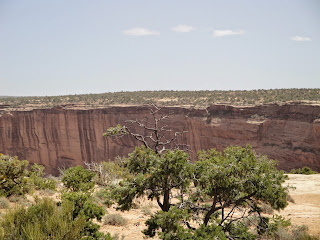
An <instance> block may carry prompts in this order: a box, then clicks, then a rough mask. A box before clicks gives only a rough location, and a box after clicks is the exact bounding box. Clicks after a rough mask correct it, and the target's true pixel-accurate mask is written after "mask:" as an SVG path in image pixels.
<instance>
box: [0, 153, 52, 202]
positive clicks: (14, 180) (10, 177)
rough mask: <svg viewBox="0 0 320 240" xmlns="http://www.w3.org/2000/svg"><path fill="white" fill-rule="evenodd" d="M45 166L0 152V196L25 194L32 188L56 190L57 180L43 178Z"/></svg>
mask: <svg viewBox="0 0 320 240" xmlns="http://www.w3.org/2000/svg"><path fill="white" fill-rule="evenodd" d="M43 171H44V167H43V166H41V165H38V164H34V165H32V166H31V167H30V166H29V162H28V161H26V160H19V159H18V157H16V156H15V157H11V156H8V155H3V154H0V196H1V195H2V196H6V197H10V196H12V195H24V194H25V193H27V192H29V191H30V190H31V189H37V190H39V189H51V190H55V188H56V182H55V181H54V180H52V179H46V178H43V175H44V174H43Z"/></svg>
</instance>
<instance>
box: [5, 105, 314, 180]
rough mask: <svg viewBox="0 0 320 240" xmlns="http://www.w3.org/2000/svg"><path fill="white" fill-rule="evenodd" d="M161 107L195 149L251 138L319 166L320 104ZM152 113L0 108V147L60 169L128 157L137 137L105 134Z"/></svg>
mask: <svg viewBox="0 0 320 240" xmlns="http://www.w3.org/2000/svg"><path fill="white" fill-rule="evenodd" d="M162 112H163V114H170V119H169V120H168V121H167V124H168V125H169V127H170V128H172V129H173V130H176V131H187V132H186V133H185V134H184V136H183V137H182V139H179V141H180V142H181V143H186V144H188V145H189V146H190V148H191V150H192V152H193V153H196V152H197V151H199V150H201V149H208V148H212V147H215V148H217V149H218V150H222V149H223V148H225V147H227V146H229V145H240V146H245V145H246V144H251V145H252V146H253V149H254V150H255V151H256V152H257V153H259V154H266V155H267V156H268V157H270V158H273V159H276V160H278V162H279V168H280V169H284V170H290V169H291V168H298V167H303V166H309V167H311V168H312V169H314V170H317V171H320V106H313V105H303V104H286V105H282V106H280V105H276V104H274V105H262V106H255V107H232V106H227V105H212V106H210V107H208V108H207V109H188V108H178V107H170V108H169V107H168V108H163V110H162ZM149 117H150V114H149V109H147V108H146V107H109V108H104V109H88V110H79V109H65V108H63V107H58V108H53V109H34V110H31V111H11V112H10V111H8V110H6V111H5V110H3V111H2V112H1V115H0V153H3V154H8V155H17V156H18V157H19V158H20V159H27V160H28V161H30V162H32V163H39V164H43V165H44V166H45V167H46V171H47V172H48V173H52V174H57V168H58V167H64V166H65V167H67V166H74V165H83V162H84V161H86V162H93V161H95V162H99V161H103V160H108V159H111V160H112V159H114V158H115V157H116V156H118V155H119V156H126V155H127V154H128V153H129V152H131V151H132V150H133V149H134V146H136V145H137V142H136V141H135V140H134V139H133V138H130V137H128V136H125V137H122V138H119V139H113V138H105V137H103V136H102V134H103V132H104V131H105V130H106V129H107V128H109V127H111V126H115V125H116V124H118V123H120V124H124V121H125V120H128V119H145V120H148V118H149ZM193 159H195V154H193Z"/></svg>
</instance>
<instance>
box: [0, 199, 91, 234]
mask: <svg viewBox="0 0 320 240" xmlns="http://www.w3.org/2000/svg"><path fill="white" fill-rule="evenodd" d="M72 210H73V205H72V204H71V203H63V204H62V205H61V206H59V207H58V206H57V204H56V203H55V202H54V201H53V200H50V199H43V200H41V201H39V202H38V203H37V204H35V205H33V206H31V207H29V208H28V209H25V208H23V207H20V208H17V209H14V210H9V211H8V212H7V213H6V214H5V215H4V217H3V218H2V219H1V222H0V227H1V233H0V236H1V238H0V239H8V240H9V239H10V240H11V239H12V240H14V239H26V240H28V239H30V240H31V239H39V240H40V239H48V240H49V239H50V240H51V239H52V240H60V239H61V240H62V239H63V240H64V239H65V240H67V239H81V237H82V236H83V231H84V227H85V219H84V217H83V216H79V217H77V218H75V219H73V217H72Z"/></svg>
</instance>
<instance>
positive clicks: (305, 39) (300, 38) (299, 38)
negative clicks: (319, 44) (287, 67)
mask: <svg viewBox="0 0 320 240" xmlns="http://www.w3.org/2000/svg"><path fill="white" fill-rule="evenodd" d="M290 40H292V41H297V42H306V41H311V38H309V37H301V36H294V37H291V38H290Z"/></svg>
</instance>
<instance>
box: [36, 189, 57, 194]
mask: <svg viewBox="0 0 320 240" xmlns="http://www.w3.org/2000/svg"><path fill="white" fill-rule="evenodd" d="M55 193H56V191H54V190H52V189H41V190H39V195H42V196H52V195H54V194H55Z"/></svg>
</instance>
